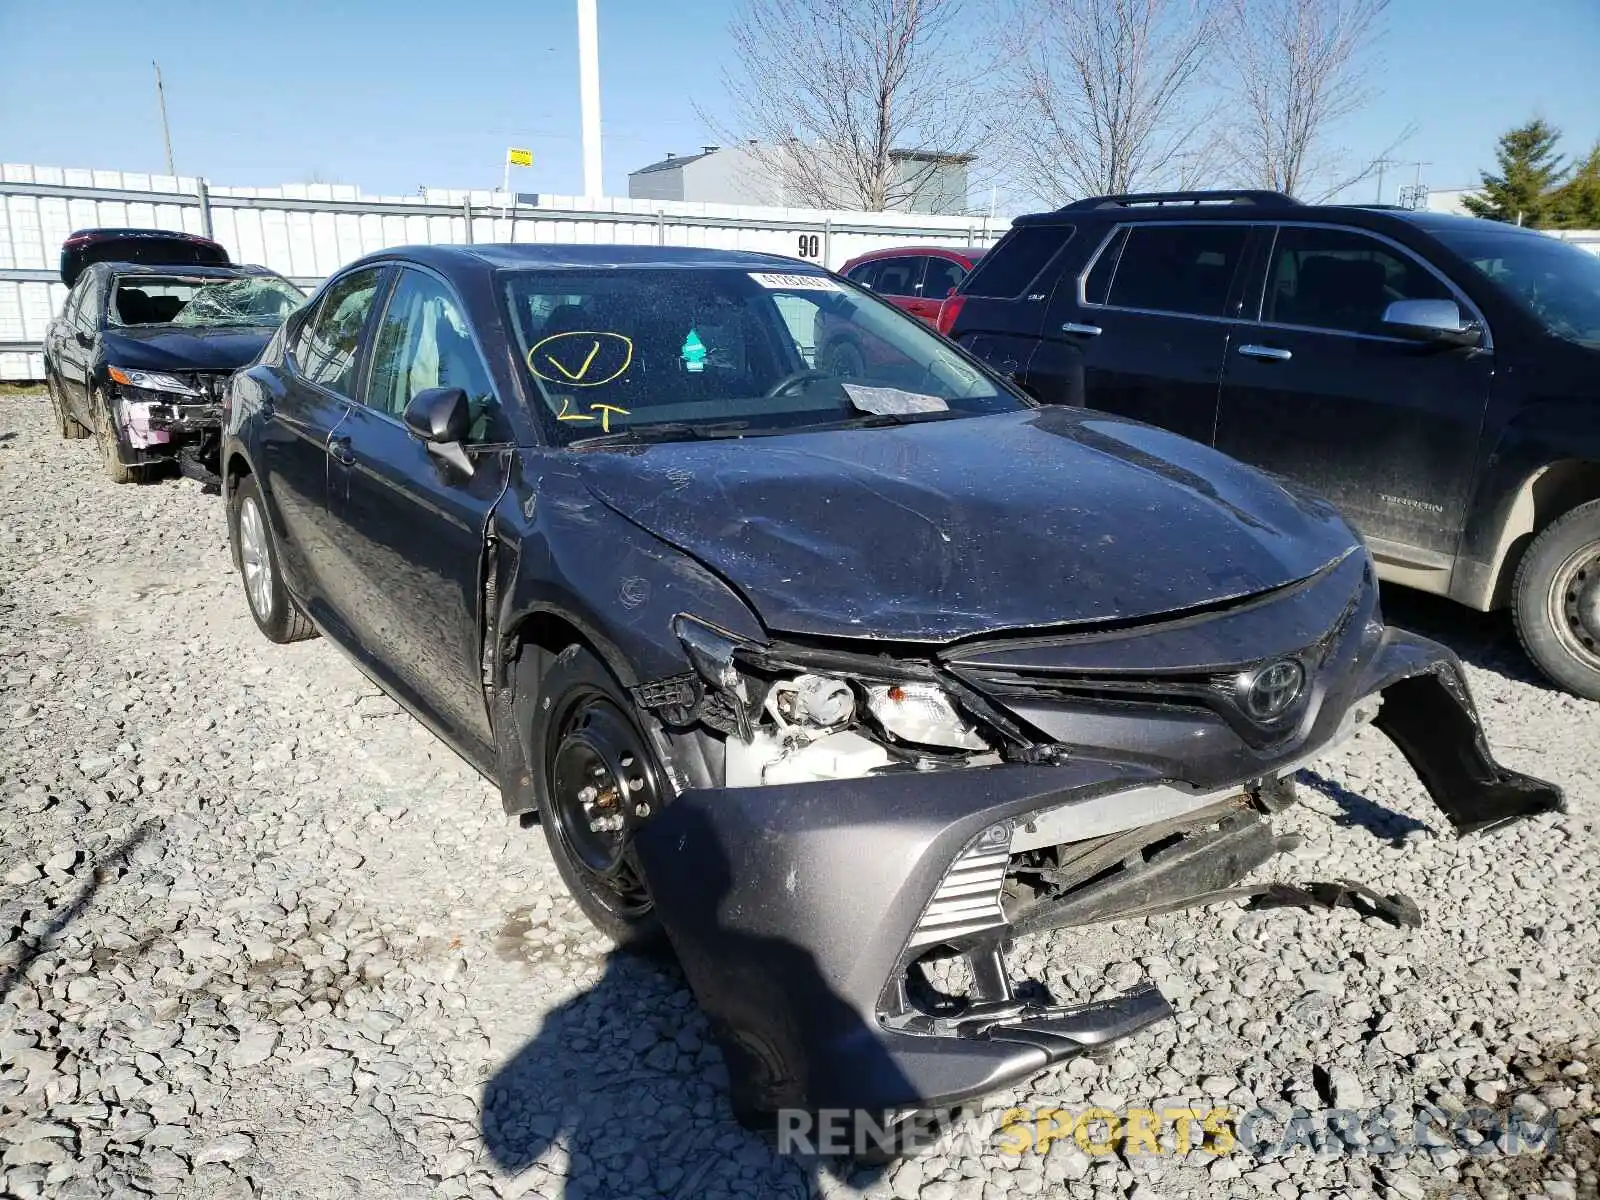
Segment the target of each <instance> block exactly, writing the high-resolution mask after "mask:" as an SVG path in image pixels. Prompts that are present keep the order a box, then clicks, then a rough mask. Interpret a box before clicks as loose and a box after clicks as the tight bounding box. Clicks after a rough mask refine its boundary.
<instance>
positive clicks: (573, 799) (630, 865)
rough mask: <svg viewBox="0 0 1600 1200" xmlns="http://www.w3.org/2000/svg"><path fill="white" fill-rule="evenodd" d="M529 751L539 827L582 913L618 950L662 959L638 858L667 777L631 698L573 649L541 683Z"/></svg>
mask: <svg viewBox="0 0 1600 1200" xmlns="http://www.w3.org/2000/svg"><path fill="white" fill-rule="evenodd" d="M531 742H532V750H533V762H534V764H535V767H536V769H537V771H538V780H537V785H538V786H537V790H538V799H539V824H540V826H541V827H542V828H543V829H544V834H545V840H546V841H547V842H548V843H549V845H550V855H551V857H552V858H554V859H555V863H556V869H557V870H558V871H560V872H561V878H562V879H563V880H564V881H565V882H566V885H567V888H568V890H569V891H570V892H571V893H572V896H573V898H574V899H575V900H576V901H577V903H578V907H580V908H581V909H583V912H584V915H585V916H587V917H588V918H589V920H590V921H592V922H593V923H594V924H595V926H596V928H598V929H599V930H600V931H601V932H602V933H604V934H605V935H606V936H607V937H609V938H610V939H611V940H612V941H613V942H615V943H616V944H617V945H618V946H620V947H622V948H624V949H628V950H637V951H643V952H651V953H658V952H661V951H663V950H664V949H665V948H666V937H665V934H664V932H663V931H662V928H661V923H660V921H659V920H658V919H657V917H656V913H655V905H654V903H653V902H652V900H651V897H650V890H649V887H648V885H647V884H646V882H645V878H644V872H643V870H642V869H641V868H640V865H639V860H638V857H637V854H636V853H635V851H634V848H633V839H634V835H635V834H636V833H637V832H638V831H639V829H640V828H641V827H642V826H643V825H644V823H645V822H647V821H649V820H650V818H651V817H652V816H653V815H654V814H655V813H656V812H657V811H659V809H660V806H661V805H662V803H664V800H665V789H664V786H663V778H662V774H661V772H660V770H659V769H658V768H657V766H656V763H655V757H654V755H653V754H652V753H651V751H650V748H649V745H648V743H647V742H646V740H645V737H644V734H643V733H642V732H640V730H639V726H638V724H637V722H636V721H635V720H634V719H633V717H632V715H631V705H630V703H629V701H628V699H627V696H626V694H625V693H624V692H623V690H622V688H621V686H620V685H618V684H617V682H616V681H615V680H614V679H613V678H612V677H611V673H610V672H609V671H608V670H606V668H605V665H604V664H603V663H602V662H601V661H600V660H599V659H598V658H596V657H595V656H594V655H593V654H591V653H590V652H589V651H587V650H585V649H584V648H583V647H582V646H577V645H572V646H568V647H567V648H566V649H565V650H563V651H562V652H561V653H560V654H558V655H557V656H556V658H555V660H554V662H552V663H551V664H550V669H549V670H548V671H547V672H546V673H545V676H544V679H543V681H542V683H541V686H540V699H539V715H538V717H537V718H536V721H535V728H534V729H533V730H532V738H531Z"/></svg>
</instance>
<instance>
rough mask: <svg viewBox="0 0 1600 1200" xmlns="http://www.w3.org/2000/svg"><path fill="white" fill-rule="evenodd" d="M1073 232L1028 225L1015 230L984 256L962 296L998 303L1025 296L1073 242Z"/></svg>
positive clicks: (1070, 227) (968, 279) (1060, 226)
mask: <svg viewBox="0 0 1600 1200" xmlns="http://www.w3.org/2000/svg"><path fill="white" fill-rule="evenodd" d="M1073 232H1074V230H1073V227H1072V226H1071V225H1024V226H1022V227H1021V228H1018V229H1013V230H1012V231H1011V232H1010V233H1008V234H1006V236H1005V237H1004V238H1002V239H1001V240H1000V244H999V245H997V246H996V247H995V248H994V249H993V250H991V251H989V253H988V254H985V255H984V256H983V261H982V262H980V263H979V264H978V265H977V266H976V267H975V268H974V269H973V272H972V274H971V275H969V276H968V277H967V285H966V287H964V288H962V289H961V290H962V293H963V294H964V295H967V296H992V297H994V298H995V299H998V300H1009V299H1011V298H1012V297H1013V296H1020V295H1022V294H1023V293H1024V292H1025V291H1027V290H1028V285H1029V284H1030V283H1032V282H1033V281H1034V280H1035V279H1037V278H1038V277H1039V274H1040V272H1042V271H1043V270H1044V269H1045V266H1046V265H1047V264H1048V263H1049V262H1050V260H1051V259H1052V258H1054V257H1055V256H1056V253H1057V251H1059V250H1060V249H1061V247H1063V246H1065V245H1066V244H1067V243H1068V242H1070V241H1071V240H1072V234H1073Z"/></svg>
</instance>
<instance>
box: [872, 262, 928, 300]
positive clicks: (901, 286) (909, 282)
mask: <svg viewBox="0 0 1600 1200" xmlns="http://www.w3.org/2000/svg"><path fill="white" fill-rule="evenodd" d="M922 261H923V260H922V259H921V258H918V257H917V256H915V255H907V256H906V257H905V258H885V259H883V260H882V261H880V262H879V263H878V279H877V282H876V283H874V284H873V285H872V290H873V291H875V292H877V293H878V294H879V295H880V296H915V295H918V294H919V293H918V291H917V288H918V287H920V286H921V284H922Z"/></svg>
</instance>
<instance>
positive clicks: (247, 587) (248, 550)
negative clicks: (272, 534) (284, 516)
mask: <svg viewBox="0 0 1600 1200" xmlns="http://www.w3.org/2000/svg"><path fill="white" fill-rule="evenodd" d="M239 563H240V566H241V567H243V569H244V594H245V596H246V597H247V598H248V599H249V601H250V607H251V609H253V610H254V611H255V614H256V617H257V619H259V620H262V621H266V620H270V619H271V617H272V555H271V553H270V551H269V549H268V546H267V527H266V524H265V522H263V521H262V519H261V507H260V505H258V504H257V503H256V501H255V497H254V496H246V497H245V498H244V502H243V503H241V504H240V505H239Z"/></svg>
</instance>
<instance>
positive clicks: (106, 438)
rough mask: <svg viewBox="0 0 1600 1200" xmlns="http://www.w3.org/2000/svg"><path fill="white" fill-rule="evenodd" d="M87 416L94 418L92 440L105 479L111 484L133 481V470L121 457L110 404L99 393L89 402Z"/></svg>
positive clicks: (120, 446) (120, 442) (119, 440)
mask: <svg viewBox="0 0 1600 1200" xmlns="http://www.w3.org/2000/svg"><path fill="white" fill-rule="evenodd" d="M89 415H90V416H91V417H93V418H94V440H95V444H96V445H97V446H99V448H100V463H101V465H102V466H104V467H105V472H106V478H107V479H109V480H111V482H112V483H128V482H129V481H131V480H132V479H133V468H132V467H130V466H129V465H128V463H127V460H125V459H124V458H123V457H122V440H121V439H120V438H119V437H117V426H116V418H115V417H114V416H112V413H111V404H110V402H109V401H108V400H107V399H106V398H105V397H104V396H102V395H101V394H100V393H99V392H96V393H94V395H93V397H92V398H91V399H90V401H89Z"/></svg>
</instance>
